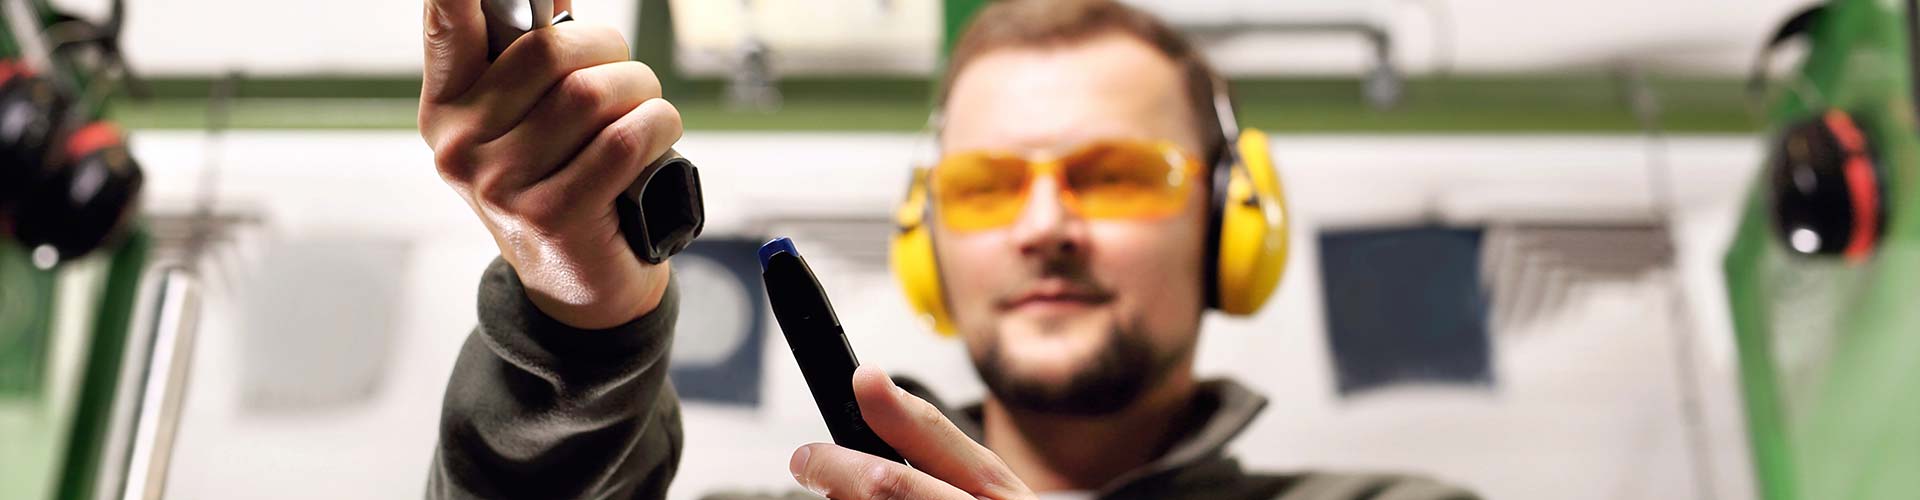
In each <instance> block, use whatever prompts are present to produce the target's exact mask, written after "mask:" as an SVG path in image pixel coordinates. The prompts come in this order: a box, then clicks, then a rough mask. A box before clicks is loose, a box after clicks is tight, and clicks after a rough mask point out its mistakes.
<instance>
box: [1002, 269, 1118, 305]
mask: <svg viewBox="0 0 1920 500" xmlns="http://www.w3.org/2000/svg"><path fill="white" fill-rule="evenodd" d="M1043 290H1044V291H1046V292H1047V293H1059V294H1066V295H1074V296H1080V297H1087V298H1090V299H1092V300H1093V301H1095V302H1106V301H1108V300H1111V299H1112V298H1113V291H1112V288H1109V287H1107V286H1106V285H1104V284H1101V283H1100V281H1099V280H1097V279H1095V278H1094V277H1093V272H1092V271H1091V270H1089V269H1088V268H1087V265H1086V262H1084V261H1081V260H1077V259H1072V258H1052V259H1046V260H1044V261H1040V262H1039V263H1037V264H1036V265H1034V270H1033V272H1032V273H1029V274H1027V275H1025V276H1023V277H1021V279H1020V280H1019V281H1017V282H1015V283H1013V284H1012V285H1009V286H1007V287H1005V288H1003V289H1001V290H1000V293H998V294H996V300H995V303H997V304H999V305H1001V306H1007V305H1010V304H1012V303H1014V302H1016V301H1018V300H1020V299H1021V298H1022V297H1025V296H1028V295H1031V294H1033V293H1035V292H1040V291H1043Z"/></svg>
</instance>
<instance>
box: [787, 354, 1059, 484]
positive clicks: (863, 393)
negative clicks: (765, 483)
mask: <svg viewBox="0 0 1920 500" xmlns="http://www.w3.org/2000/svg"><path fill="white" fill-rule="evenodd" d="M853 394H854V398H855V399H856V400H858V401H859V403H860V414H861V415H863V416H865V417H866V420H867V425H868V426H869V427H872V428H873V432H874V433H875V434H878V435H879V436H880V439H884V440H886V442H887V444H889V445H892V446H893V448H894V450H896V451H899V452H900V455H901V456H902V457H905V458H906V459H907V462H909V463H912V464H913V467H907V466H905V465H900V464H899V463H895V462H893V461H890V460H887V459H884V458H880V457H876V456H873V455H868V454H865V453H861V452H857V451H853V450H849V449H846V448H842V447H839V446H835V445H833V444H828V443H813V444H808V445H806V446H802V447H800V449H799V450H795V451H794V452H793V459H792V460H791V461H790V462H789V463H788V468H789V469H791V470H792V472H793V478H794V480H796V481H799V482H800V485H801V486H804V487H806V488H807V489H808V490H811V491H813V492H814V493H817V494H820V495H822V496H825V497H827V498H831V499H835V500H855V499H869V498H892V499H908V500H933V499H941V500H975V499H993V500H1016V499H1017V500H1026V499H1032V498H1034V494H1033V492H1031V491H1029V490H1028V489H1027V486H1026V484H1025V483H1022V482H1021V481H1020V478H1018V477H1015V476H1014V475H1013V471H1011V470H1009V469H1008V468H1007V464H1006V462H1002V461H1001V460H1000V457H999V456H997V455H994V454H993V452H992V451H989V450H987V448H986V447H985V446H981V445H980V444H979V443H975V442H973V440H972V439H969V438H967V435H966V434H964V433H961V432H960V428H958V427H955V426H954V425H953V422H952V421H949V420H947V417H946V415H942V414H941V413H940V410H939V409H938V408H935V407H934V406H933V404H931V403H928V402H926V400H923V399H920V398H918V397H914V396H913V395H912V394H908V393H907V391H905V390H902V389H900V387H899V386H896V385H894V384H893V380H892V379H890V378H887V375H886V374H885V373H882V372H881V371H880V370H879V369H877V368H873V367H868V366H863V367H860V369H859V370H857V371H855V372H854V374H853Z"/></svg>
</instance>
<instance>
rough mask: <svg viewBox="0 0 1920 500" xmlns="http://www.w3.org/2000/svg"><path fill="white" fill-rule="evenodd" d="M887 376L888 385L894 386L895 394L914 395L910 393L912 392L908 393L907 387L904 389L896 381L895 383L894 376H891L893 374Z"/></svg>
mask: <svg viewBox="0 0 1920 500" xmlns="http://www.w3.org/2000/svg"><path fill="white" fill-rule="evenodd" d="M885 378H886V379H887V387H892V388H893V395H894V396H912V395H913V394H910V393H908V392H907V390H906V389H903V388H901V387H900V384H896V383H894V382H893V377H891V376H889V377H885Z"/></svg>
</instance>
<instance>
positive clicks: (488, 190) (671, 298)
mask: <svg viewBox="0 0 1920 500" xmlns="http://www.w3.org/2000/svg"><path fill="white" fill-rule="evenodd" d="M477 2H478V0H429V1H428V2H427V12H426V57H427V59H426V75H425V86H424V89H423V91H422V96H421V106H420V129H421V134H422V136H424V137H425V138H426V140H427V142H428V144H429V145H431V146H432V147H433V150H434V152H435V162H436V164H437V166H438V168H439V171H440V172H441V174H442V175H443V176H444V177H445V178H446V180H447V182H448V183H449V184H450V185H452V186H453V188H454V189H455V190H456V191H458V192H459V193H460V194H461V196H462V197H464V198H465V199H466V200H467V201H468V202H469V204H470V205H472V207H473V209H474V212H475V213H476V214H477V215H479V216H480V219H481V220H482V221H483V222H484V223H485V225H486V227H487V228H488V230H489V231H491V232H492V233H493V235H494V239H495V241H496V243H497V244H498V245H499V247H500V251H501V259H500V260H498V261H496V262H495V263H494V265H493V266H492V267H490V268H489V269H488V270H487V272H486V274H485V277H484V279H483V283H482V285H481V288H480V324H479V326H478V328H476V330H475V332H474V334H473V336H472V337H470V339H469V341H468V342H467V344H466V345H465V347H464V348H463V349H462V351H461V354H460V359H459V361H458V364H457V366H456V367H455V370H454V374H453V378H452V381H451V382H450V383H449V385H448V388H447V394H446V400H445V408H444V413H443V417H442V420H441V435H440V444H439V447H438V449H437V453H436V456H435V461H434V467H433V472H432V476H431V480H430V485H429V494H430V495H431V496H435V497H516V498H518V497H529V498H572V497H588V496H591V497H615V498H635V497H638V498H659V497H663V496H664V495H665V491H666V488H667V486H668V483H669V482H670V481H671V479H672V477H673V473H674V468H675V466H676V464H677V461H678V457H679V447H680V445H681V440H680V424H679V414H678V406H677V401H676V399H675V396H674V393H673V390H672V387H671V386H670V385H668V384H667V383H666V381H665V378H666V366H665V361H666V359H667V356H666V352H667V349H668V344H669V341H670V339H671V338H672V335H671V331H670V330H671V328H672V325H673V323H674V314H675V312H676V310H677V304H676V300H677V295H676V294H675V292H674V288H673V285H672V284H671V281H672V280H671V278H670V273H669V271H668V268H669V267H670V265H669V264H661V265H658V266H648V265H645V264H642V263H641V262H640V261H638V260H637V259H635V258H634V257H633V256H632V255H631V254H630V251H629V250H628V249H627V247H626V245H625V243H624V240H623V239H622V238H621V236H620V235H619V234H618V221H617V218H616V216H615V214H614V213H613V212H612V209H611V207H612V206H613V204H612V200H613V199H614V197H615V196H616V195H618V194H619V192H620V190H621V188H622V187H624V186H626V185H627V183H628V182H627V180H629V179H632V178H634V177H635V176H637V175H638V173H639V170H640V169H641V168H642V167H643V166H644V165H646V164H648V163H650V161H651V160H652V159H654V158H657V157H659V156H660V155H661V154H662V153H663V152H664V151H666V149H667V147H668V146H669V145H671V144H672V143H673V142H674V141H675V140H677V139H678V138H679V136H680V132H681V127H680V120H679V116H678V114H677V112H676V111H675V110H674V108H673V107H672V106H671V105H669V104H667V102H666V101H664V100H662V99H660V90H659V85H658V82H657V81H656V80H655V79H654V77H653V75H652V73H651V72H650V71H649V70H648V69H647V67H646V66H644V65H642V64H640V63H637V62H630V61H627V60H626V58H627V54H628V51H627V46H626V44H625V43H624V42H623V40H621V39H620V37H619V35H617V34H616V33H615V32H614V31H612V30H610V29H607V28H604V27H594V26H590V25H586V24H579V23H567V24H562V25H559V26H558V27H556V28H555V29H548V30H539V31H536V32H534V33H531V34H529V35H527V36H526V37H524V38H523V39H521V40H520V41H518V42H515V43H514V44H513V45H512V46H510V47H508V48H507V49H506V50H505V52H504V53H502V54H501V55H500V56H499V58H498V60H497V62H495V63H492V64H490V63H489V62H488V60H487V54H486V52H485V47H486V45H487V44H486V42H485V33H484V27H483V26H484V25H483V23H482V22H481V17H480V16H481V14H480V10H479V8H478V6H477ZM560 3H561V4H562V5H561V6H560V8H566V7H567V5H564V4H566V3H567V2H565V1H562V2H560ZM946 74H947V81H946V82H945V85H944V86H943V87H942V89H943V95H942V99H941V106H942V107H943V109H944V110H945V113H944V116H945V122H944V124H943V126H942V128H941V131H940V137H939V140H940V145H941V149H942V150H943V151H944V152H946V153H947V154H948V156H947V157H948V160H943V162H942V163H941V165H940V166H938V167H936V168H935V171H934V174H932V175H934V176H935V177H936V178H939V177H940V176H941V175H942V174H943V173H942V172H941V169H946V168H949V165H950V164H954V163H958V162H960V161H962V160H963V159H965V158H973V159H975V160H979V159H980V158H987V157H991V158H1002V159H1005V158H1028V159H1040V160H1057V159H1058V158H1059V157H1061V156H1062V155H1069V154H1086V153H1084V152H1085V151H1088V150H1090V149H1089V148H1093V149H1092V150H1094V151H1100V152H1102V153H1101V154H1110V153H1111V151H1113V150H1115V148H1125V147H1135V148H1138V147H1141V146H1140V145H1143V144H1157V145H1161V146H1160V147H1161V149H1157V150H1156V151H1161V152H1163V153H1166V154H1165V155H1164V157H1165V158H1171V159H1169V160H1166V161H1167V162H1168V165H1170V166H1173V167H1177V166H1180V165H1192V164H1205V163H1204V161H1206V160H1207V159H1212V158H1215V157H1216V156H1217V155H1220V154H1222V148H1224V147H1226V145H1225V144H1224V142H1225V140H1224V137H1223V135H1224V133H1223V130H1222V127H1221V125H1220V124H1219V121H1218V117H1216V116H1215V111H1214V108H1213V107H1212V96H1213V92H1214V89H1215V87H1214V83H1215V78H1216V77H1215V76H1214V74H1213V73H1212V72H1211V71H1210V70H1209V69H1208V68H1207V66H1206V65H1205V63H1204V62H1202V61H1201V59H1200V56H1199V55H1198V54H1196V53H1195V52H1194V51H1193V50H1192V48H1191V47H1189V46H1188V44H1187V43H1186V42H1185V41H1184V40H1182V39H1181V38H1180V36H1179V35H1178V34H1177V33H1175V32H1174V31H1172V30H1171V29H1169V28H1168V27H1167V26H1165V25H1164V24H1163V23H1161V22H1160V21H1158V20H1156V19H1154V18H1152V17H1151V16H1149V15H1147V14H1144V13H1141V12H1139V11H1137V10H1134V9H1132V8H1128V7H1125V6H1122V5H1119V4H1115V3H1110V2H1107V1H1101V0H1058V1H1045V0H1032V1H1028V0H1011V1H1008V2H1003V3H999V4H995V5H993V6H990V7H988V8H987V9H985V10H984V11H983V12H981V13H980V14H979V15H978V17H977V18H976V20H975V21H974V25H973V26H972V28H971V29H969V30H968V32H967V34H966V35H965V36H964V37H963V38H962V40H961V41H960V43H959V44H958V45H957V46H956V50H955V52H954V55H953V57H952V62H951V65H950V67H949V68H948V71H947V73H946ZM1128 145H1131V146H1128ZM1100 148H1106V149H1100ZM986 152H993V153H991V154H989V153H986ZM968 155H973V156H968ZM982 155H987V156H982ZM1136 160H1138V161H1148V160H1146V159H1138V158H1136ZM1054 163H1057V162H1049V161H1041V162H1038V163H1019V162H1013V163H1008V162H1000V163H993V164H994V165H1009V164H1018V165H1024V166H1025V167H1027V168H1010V169H1003V170H1004V172H1002V174H1004V175H1005V176H1007V177H1005V178H995V177H992V176H987V177H982V178H974V179H972V180H973V181H984V182H983V183H980V184H978V185H989V184H999V185H1001V187H1002V188H1005V187H1006V186H1005V185H1006V183H1007V181H1008V180H1009V179H1011V180H1012V181H1013V182H1014V184H1015V185H1014V186H1013V187H1012V188H1011V189H1010V190H1009V191H1008V192H1017V193H1018V195H1019V196H1018V197H1017V198H1009V197H1005V196H1002V197H1001V198H996V199H997V200H999V201H1001V202H1003V204H1004V202H1005V201H1007V200H1009V199H1012V200H1016V201H1017V202H1018V203H1016V204H1013V205H1011V206H1005V207H999V208H1000V209H998V210H996V209H992V208H991V207H986V206H985V205H967V206H956V207H949V206H948V205H936V208H938V209H939V210H935V212H940V211H941V210H949V212H947V215H951V214H952V213H959V211H960V210H962V209H972V210H974V212H971V215H970V216H968V217H967V218H964V219H956V218H954V217H951V216H948V217H933V218H930V219H932V221H933V222H930V223H931V224H932V229H933V231H935V233H934V234H935V236H936V238H934V241H935V242H936V250H937V252H936V253H937V254H938V255H939V257H940V258H939V275H940V276H941V278H942V280H943V283H942V284H943V287H944V292H945V297H946V305H947V306H948V311H949V312H950V313H951V318H950V320H951V323H952V325H953V327H954V329H955V330H957V332H958V333H959V335H960V336H961V338H962V339H963V340H964V344H965V345H966V348H967V350H968V353H969V354H970V355H971V357H972V358H973V360H974V363H975V365H976V367H977V368H978V370H979V372H980V374H981V376H982V378H983V380H984V381H985V382H986V385H987V387H988V390H989V391H988V392H989V395H988V397H987V398H986V401H984V402H983V403H982V404H981V405H979V406H975V407H970V408H966V409H960V410H949V409H947V408H943V407H941V406H939V405H936V404H934V403H930V402H929V401H928V399H930V396H929V395H925V394H918V395H916V394H912V393H910V392H909V391H907V390H903V389H900V388H899V387H898V386H896V385H894V382H893V381H891V380H890V379H889V378H888V377H887V376H886V375H884V374H883V373H881V372H880V371H879V370H877V369H874V368H872V367H871V366H868V367H862V368H861V369H860V371H859V372H857V373H856V374H855V376H854V379H853V380H851V381H849V383H851V384H853V387H854V391H855V393H856V397H857V398H858V400H859V403H860V406H861V409H862V411H863V413H864V416H865V419H866V420H867V422H868V424H870V426H871V427H872V428H873V430H874V431H875V433H877V434H878V435H879V436H880V437H881V438H883V439H885V440H886V441H887V442H888V443H889V444H891V445H892V446H893V447H894V448H895V449H897V450H898V451H899V452H900V453H901V454H902V455H903V456H905V457H906V459H907V460H908V462H909V463H911V464H912V467H908V466H905V465H900V464H897V463H893V462H889V461H886V460H882V459H880V458H877V457H873V456H870V455H865V454H862V453H858V452H854V451H851V450H847V449H845V448H841V447H838V446H834V445H831V444H818V443H817V444H809V445H806V446H802V447H801V448H800V449H798V450H796V451H795V452H794V454H793V456H792V459H791V463H790V468H791V472H792V473H793V475H794V478H795V480H796V481H797V482H799V483H800V485H801V486H803V487H805V488H807V489H808V490H811V491H813V492H815V493H817V494H820V495H823V496H827V497H829V498H836V499H856V498H858V499H865V498H911V499H972V498H992V499H1022V498H1040V495H1045V498H1249V499H1253V498H1258V499H1272V498H1285V499H1309V498H1310V499H1359V498H1368V499H1459V498H1471V495H1470V494H1468V493H1466V492H1464V491H1461V490H1459V489H1456V488H1452V487H1449V486H1446V485H1443V484H1439V483H1436V482H1432V481H1428V480H1423V479H1417V478H1409V477H1400V476H1391V475H1367V474H1341V475H1336V474H1249V473H1246V472H1243V471H1242V470H1241V469H1240V468H1239V466H1238V464H1237V462H1235V461H1234V460H1233V459H1231V458H1228V457H1226V456H1225V455H1224V454H1223V451H1222V449H1223V448H1224V447H1225V445H1226V444H1227V442H1228V441H1229V440H1230V439H1231V438H1232V437H1233V436H1234V435H1235V434H1237V433H1238V432H1239V431H1240V430H1241V429H1242V428H1243V427H1245V426H1246V425H1247V424H1248V423H1249V422H1251V420H1252V418H1253V416H1254V414H1255V413H1257V412H1258V410H1259V408H1260V407H1261V406H1262V405H1263V404H1264V400H1263V399H1261V398H1260V397H1259V396H1257V395H1254V394H1252V393H1251V392H1249V391H1248V390H1247V389H1245V388H1243V387H1241V386H1240V385H1238V384H1235V383H1233V382H1230V381H1205V382H1203V381H1197V380H1195V379H1194V375H1193V358H1194V346H1195V344H1196V340H1197V337H1198V330H1199V325H1200V319H1201V314H1202V312H1203V310H1204V309H1205V306H1206V298H1205V297H1206V295H1205V294H1204V293H1203V292H1202V290H1203V289H1204V287H1205V286H1206V285H1205V284H1204V282H1205V280H1204V279H1203V277H1202V274H1203V268H1204V267H1205V262H1206V261H1205V259H1204V258H1203V253H1204V252H1205V251H1206V250H1207V244H1206V243H1205V242H1206V240H1207V238H1208V231H1209V228H1208V208H1207V206H1208V201H1207V200H1208V199H1209V193H1208V192H1207V191H1208V190H1209V189H1210V188H1209V187H1208V186H1209V184H1208V183H1206V182H1199V181H1197V179H1199V178H1200V177H1201V174H1199V173H1197V172H1195V171H1189V170H1182V171H1180V172H1182V174H1181V175H1179V176H1174V177H1173V178H1171V179H1169V181H1168V182H1172V183H1174V185H1177V186H1180V187H1179V188H1178V189H1177V190H1174V191H1173V192H1172V193H1171V196H1169V197H1163V198H1161V200H1162V201H1164V202H1165V204H1166V206H1165V207H1164V208H1165V210H1162V211H1161V212H1160V213H1151V214H1149V213H1144V212H1141V211H1137V210H1136V211H1131V212H1129V211H1126V210H1115V209H1112V208H1111V207H1108V208H1105V209H1099V210H1096V209H1093V208H1089V206H1088V204H1089V203H1091V201H1089V200H1086V199H1082V198H1087V196H1082V195H1084V194H1085V193H1080V192H1068V190H1067V189H1066V188H1065V187H1063V185H1062V184H1063V182H1062V181H1061V179H1062V177H1060V176H1057V175H1031V174H1033V172H1030V171H1029V170H1032V169H1034V168H1038V167H1036V166H1035V165H1043V164H1045V165H1051V164H1054ZM710 168H711V167H710ZM1198 171H1204V169H1198ZM976 173H977V172H976ZM946 174H948V175H949V176H951V172H946ZM1163 177H1164V176H1163ZM947 180H949V181H952V179H947ZM940 182H942V181H939V180H936V181H935V184H936V186H938V185H941V184H940ZM955 182H958V181H955ZM976 187H977V186H976ZM1075 189H1078V188H1077V187H1076V188H1075ZM935 191H939V189H938V187H936V188H935ZM963 194H967V193H959V192H950V193H936V195H937V196H946V197H948V198H942V201H941V203H961V201H956V200H960V199H962V195H963ZM1076 196H1078V197H1076ZM1168 200H1171V201H1168ZM1122 212H1126V215H1125V216H1119V215H1115V214H1119V213H1122ZM909 385H911V384H909ZM920 392H923V393H924V391H920ZM1116 436H1125V438H1124V439H1116V438H1115V437H1116Z"/></svg>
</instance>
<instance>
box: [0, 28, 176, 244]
mask: <svg viewBox="0 0 1920 500" xmlns="http://www.w3.org/2000/svg"><path fill="white" fill-rule="evenodd" d="M122 12H123V7H122V2H118V1H116V2H114V10H113V14H112V18H111V19H109V20H108V21H107V23H106V24H104V25H98V26H96V25H94V24H92V23H89V22H87V21H84V20H80V19H78V18H75V17H73V16H71V15H65V14H61V15H59V16H58V19H59V20H60V21H59V22H57V23H55V25H54V26H53V27H51V28H49V31H50V32H51V31H58V32H59V34H61V36H60V37H59V39H58V40H57V43H55V44H54V45H53V47H52V49H51V50H52V51H53V54H54V56H55V57H54V58H55V59H56V60H63V59H62V56H64V55H65V51H69V50H77V49H85V48H92V49H94V50H96V51H97V52H98V54H97V55H98V57H96V58H94V59H92V60H94V61H98V62H99V63H100V64H101V65H102V66H101V67H100V68H96V69H94V70H93V71H92V72H93V74H92V75H91V78H89V79H88V83H86V84H85V85H84V88H76V87H82V86H81V85H77V84H73V82H62V81H58V80H55V79H51V78H44V77H41V76H38V75H36V74H35V73H34V72H33V71H32V70H31V69H30V68H29V67H28V66H27V65H25V64H24V63H21V62H19V61H13V60H7V61H0V159H4V160H5V162H6V163H5V165H0V228H4V229H9V230H10V232H11V233H12V236H13V237H14V238H15V239H16V240H18V241H19V242H20V243H21V244H22V245H24V246H25V247H27V248H29V249H32V251H33V255H34V261H35V264H37V265H40V266H41V267H52V266H54V265H56V264H59V263H61V262H66V261H69V260H72V259H74V258H77V257H80V256H82V255H85V254H87V253H89V252H92V251H93V250H95V249H97V248H100V247H101V246H104V245H106V244H107V243H109V242H111V241H113V239H114V237H115V236H116V235H118V234H119V233H120V232H121V231H120V229H121V228H122V227H123V226H124V225H125V224H126V221H127V220H128V219H130V218H131V214H132V213H133V212H134V209H135V208H136V206H137V205H138V199H139V193H140V188H141V186H142V184H144V175H143V174H142V173H141V169H140V166H139V164H138V163H137V162H135V161H134V159H133V155H132V154H131V153H130V152H129V151H128V149H127V145H126V139H125V138H126V136H125V134H123V133H122V132H121V131H120V129H119V128H118V127H115V126H113V125H112V124H110V123H107V122H104V121H97V120H94V119H91V118H89V116H90V112H91V111H93V104H97V100H98V99H103V98H105V96H106V95H107V93H108V90H109V89H110V88H112V84H103V83H101V81H103V80H107V78H106V73H107V71H106V68H109V67H113V68H118V69H120V70H121V71H120V74H121V76H122V77H123V78H125V79H127V80H129V81H131V80H132V77H131V71H129V70H128V69H127V67H126V65H125V61H123V60H121V59H120V51H119V46H118V36H119V28H120V19H121V16H122ZM54 28H58V29H57V30H55V29H54ZM63 83H66V85H64V86H63Z"/></svg>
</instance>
